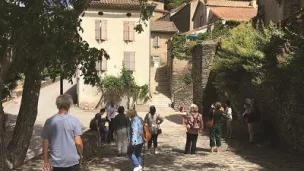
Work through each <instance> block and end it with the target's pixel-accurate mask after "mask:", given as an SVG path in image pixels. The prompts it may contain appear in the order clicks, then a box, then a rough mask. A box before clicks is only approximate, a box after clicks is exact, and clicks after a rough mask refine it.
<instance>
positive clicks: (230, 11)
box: [210, 7, 257, 21]
mask: <svg viewBox="0 0 304 171" xmlns="http://www.w3.org/2000/svg"><path fill="white" fill-rule="evenodd" d="M210 11H211V12H212V13H213V14H214V15H215V16H216V17H217V18H220V19H224V20H236V21H249V20H250V19H252V18H253V17H255V16H256V15H257V9H256V8H233V7H211V8H210Z"/></svg>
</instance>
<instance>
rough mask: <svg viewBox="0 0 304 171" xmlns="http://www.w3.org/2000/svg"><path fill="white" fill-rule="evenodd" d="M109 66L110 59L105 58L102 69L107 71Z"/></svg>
mask: <svg viewBox="0 0 304 171" xmlns="http://www.w3.org/2000/svg"><path fill="white" fill-rule="evenodd" d="M107 66H108V60H107V59H105V58H103V59H102V62H101V70H102V71H106V70H107V69H108V68H107Z"/></svg>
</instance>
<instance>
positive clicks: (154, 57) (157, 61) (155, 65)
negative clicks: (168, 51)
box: [153, 56, 160, 68]
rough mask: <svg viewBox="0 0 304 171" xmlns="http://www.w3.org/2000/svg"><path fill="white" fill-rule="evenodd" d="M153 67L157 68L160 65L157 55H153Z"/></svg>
mask: <svg viewBox="0 0 304 171" xmlns="http://www.w3.org/2000/svg"><path fill="white" fill-rule="evenodd" d="M153 62H154V68H158V67H159V65H160V60H159V56H153Z"/></svg>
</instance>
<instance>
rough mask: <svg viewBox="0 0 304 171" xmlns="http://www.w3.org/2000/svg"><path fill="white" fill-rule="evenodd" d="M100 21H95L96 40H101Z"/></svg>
mask: <svg viewBox="0 0 304 171" xmlns="http://www.w3.org/2000/svg"><path fill="white" fill-rule="evenodd" d="M100 38H101V37H100V21H99V20H95V39H96V40H100Z"/></svg>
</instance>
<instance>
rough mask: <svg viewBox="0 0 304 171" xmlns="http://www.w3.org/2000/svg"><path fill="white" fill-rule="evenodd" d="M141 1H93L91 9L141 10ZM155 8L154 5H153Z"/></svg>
mask: <svg viewBox="0 0 304 171" xmlns="http://www.w3.org/2000/svg"><path fill="white" fill-rule="evenodd" d="M139 5H140V3H139V0H93V1H92V2H91V3H90V7H91V8H105V9H134V10H135V9H139ZM152 6H153V5H152Z"/></svg>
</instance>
